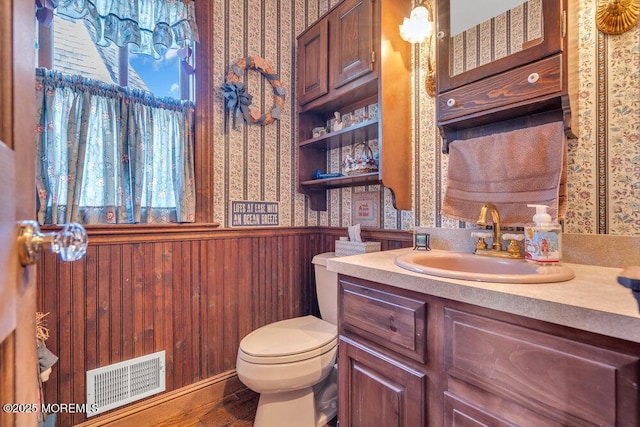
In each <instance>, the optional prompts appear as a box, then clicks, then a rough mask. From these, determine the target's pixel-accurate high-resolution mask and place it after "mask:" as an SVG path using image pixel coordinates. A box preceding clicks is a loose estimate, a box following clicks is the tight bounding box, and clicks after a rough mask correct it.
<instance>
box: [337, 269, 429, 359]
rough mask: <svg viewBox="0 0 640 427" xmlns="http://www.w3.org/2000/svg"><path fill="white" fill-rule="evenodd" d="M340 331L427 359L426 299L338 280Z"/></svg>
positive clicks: (401, 352) (411, 357)
mask: <svg viewBox="0 0 640 427" xmlns="http://www.w3.org/2000/svg"><path fill="white" fill-rule="evenodd" d="M340 300H341V302H342V303H341V305H340V310H341V313H340V314H341V316H340V318H341V319H342V322H341V324H340V328H341V331H342V332H350V333H354V334H356V335H358V336H360V337H362V338H365V339H366V340H368V341H370V342H371V343H375V344H377V345H379V346H381V347H384V348H387V349H389V350H392V351H394V352H396V353H398V354H401V355H403V356H406V357H408V358H410V359H412V360H415V361H417V362H420V363H426V361H427V360H426V359H427V337H426V331H427V303H426V302H425V301H421V300H417V299H413V298H408V297H405V296H399V295H396V294H391V293H388V292H384V291H380V290H378V289H373V288H370V287H367V286H362V285H360V284H356V283H353V282H350V281H347V280H344V279H341V280H340Z"/></svg>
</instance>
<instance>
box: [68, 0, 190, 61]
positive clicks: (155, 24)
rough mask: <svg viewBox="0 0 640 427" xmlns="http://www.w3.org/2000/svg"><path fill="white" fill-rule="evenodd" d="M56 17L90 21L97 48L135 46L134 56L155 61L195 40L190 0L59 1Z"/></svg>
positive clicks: (133, 49)
mask: <svg viewBox="0 0 640 427" xmlns="http://www.w3.org/2000/svg"><path fill="white" fill-rule="evenodd" d="M56 14H58V15H60V16H62V17H66V18H68V19H85V20H87V21H89V22H90V23H91V25H93V26H94V27H95V29H96V44H98V45H99V46H108V45H109V44H110V43H111V42H114V43H115V44H116V45H118V46H120V47H124V46H126V45H127V44H128V43H134V44H135V45H136V47H135V48H132V49H131V51H132V52H133V53H141V54H146V55H151V56H153V57H154V58H156V59H158V58H160V57H162V56H163V55H164V52H165V51H166V50H167V49H169V48H181V47H185V46H186V45H189V44H191V42H197V41H198V28H197V26H196V18H195V5H194V1H193V0H145V1H141V0H58V2H57V8H56Z"/></svg>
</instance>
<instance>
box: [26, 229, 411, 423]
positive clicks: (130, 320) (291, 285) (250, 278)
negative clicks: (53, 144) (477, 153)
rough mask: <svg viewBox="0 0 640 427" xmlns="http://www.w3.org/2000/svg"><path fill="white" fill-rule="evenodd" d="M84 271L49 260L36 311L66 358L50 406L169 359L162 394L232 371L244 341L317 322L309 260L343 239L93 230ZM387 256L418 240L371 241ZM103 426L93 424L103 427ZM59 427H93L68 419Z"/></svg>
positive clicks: (48, 387) (303, 232)
mask: <svg viewBox="0 0 640 427" xmlns="http://www.w3.org/2000/svg"><path fill="white" fill-rule="evenodd" d="M88 232H89V247H88V249H87V255H86V256H85V257H84V258H83V259H82V260H80V261H77V262H73V263H66V262H62V261H59V260H58V258H57V257H56V256H54V255H52V254H48V253H47V254H44V255H43V257H42V259H41V260H40V262H39V264H38V279H37V281H38V292H39V301H38V309H39V310H40V311H42V312H44V313H48V315H47V316H46V317H45V320H46V326H47V328H48V329H49V332H50V336H49V339H48V340H47V341H46V345H47V347H48V348H49V350H51V351H52V352H53V353H54V354H56V355H57V356H58V357H59V360H58V363H56V364H55V365H54V366H53V372H52V374H51V377H50V379H49V381H48V382H47V383H45V400H46V401H47V402H49V403H75V404H81V403H84V402H85V400H86V388H85V373H86V371H88V370H91V369H95V368H97V367H101V366H105V365H109V364H112V363H117V362H120V361H124V360H128V359H131V358H134V357H138V356H142V355H145V354H149V353H153V352H155V351H160V350H165V352H166V392H165V393H169V392H171V391H175V390H178V389H182V388H184V387H187V386H191V385H193V384H196V383H198V382H200V381H203V380H206V379H208V378H211V377H215V376H216V375H221V374H223V373H225V372H229V371H232V370H234V369H235V359H236V353H237V349H238V345H239V343H240V340H241V339H242V338H243V337H244V336H245V335H246V334H248V333H249V332H251V331H252V330H254V329H256V328H258V327H260V326H263V325H265V324H267V323H271V322H274V321H277V320H281V319H286V318H291V317H296V316H300V315H305V314H317V313H318V308H317V302H316V296H315V279H314V274H313V266H312V264H311V259H312V258H313V256H314V255H316V254H318V253H322V252H327V251H332V250H333V248H334V242H335V240H336V239H338V237H339V236H346V230H345V229H344V228H325V227H303V228H298V227H292V228H256V229H219V228H216V225H215V224H214V225H210V226H208V225H206V224H195V225H178V226H175V225H174V226H144V225H136V226H128V227H127V226H124V227H122V226H117V227H108V226H106V227H92V226H90V227H88ZM362 234H363V238H364V239H365V240H372V241H380V242H381V246H382V249H383V250H386V249H394V248H399V247H409V246H411V245H412V237H411V233H410V232H405V231H389V230H364V231H363V233H362ZM107 415H108V414H105V415H99V416H97V417H95V418H94V417H91V419H97V418H98V417H102V416H105V417H106V416H107ZM57 420H58V425H62V426H66V425H74V424H78V423H81V422H84V421H85V420H86V417H85V415H84V414H73V413H60V414H58V415H57Z"/></svg>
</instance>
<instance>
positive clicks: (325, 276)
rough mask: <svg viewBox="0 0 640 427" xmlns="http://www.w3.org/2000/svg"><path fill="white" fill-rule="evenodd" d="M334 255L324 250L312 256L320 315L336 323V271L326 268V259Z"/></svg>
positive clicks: (323, 318)
mask: <svg viewBox="0 0 640 427" xmlns="http://www.w3.org/2000/svg"><path fill="white" fill-rule="evenodd" d="M333 257H335V252H325V253H323V254H318V255H316V256H314V257H313V261H312V262H313V266H314V270H315V273H316V294H317V295H318V306H319V307H320V317H322V320H325V321H327V322H329V323H332V324H334V325H338V273H335V272H333V271H328V270H327V260H328V259H329V258H333Z"/></svg>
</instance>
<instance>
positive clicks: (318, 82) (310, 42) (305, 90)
mask: <svg viewBox="0 0 640 427" xmlns="http://www.w3.org/2000/svg"><path fill="white" fill-rule="evenodd" d="M328 22H329V20H328V19H326V18H324V19H322V20H321V21H320V22H318V23H317V24H315V25H314V26H313V27H311V28H309V29H308V30H307V31H306V32H305V33H304V34H302V35H301V36H300V38H299V39H298V70H299V72H298V104H299V105H304V104H306V103H308V102H310V101H313V100H314V99H316V98H319V97H321V96H322V95H326V94H327V93H328V92H329V68H328V64H329V63H328V61H327V56H328V53H329V46H328V42H329V25H328Z"/></svg>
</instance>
